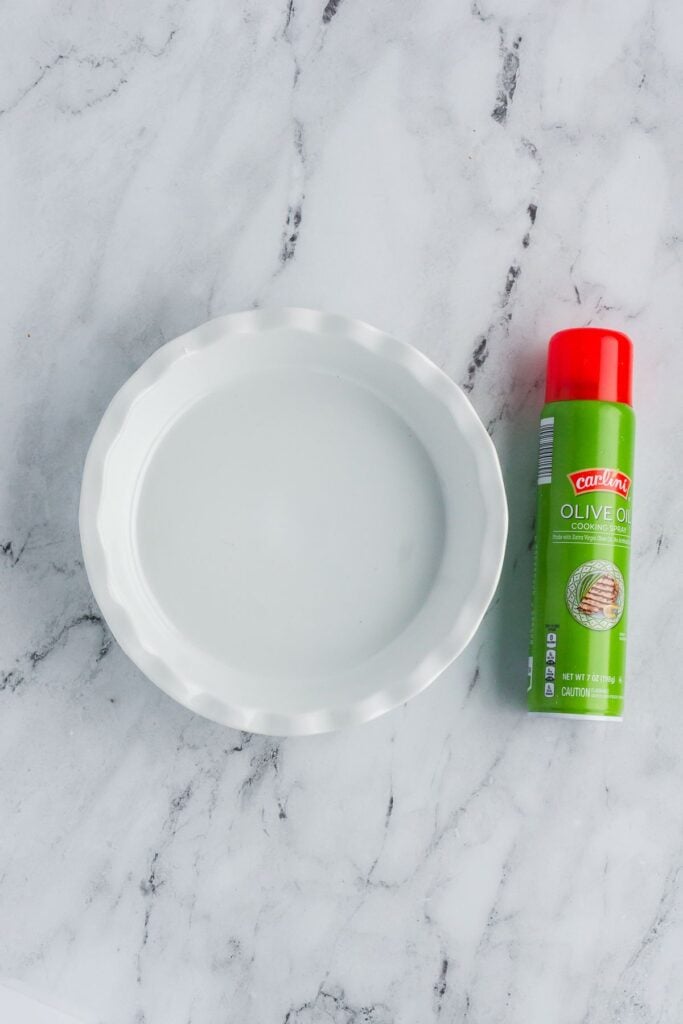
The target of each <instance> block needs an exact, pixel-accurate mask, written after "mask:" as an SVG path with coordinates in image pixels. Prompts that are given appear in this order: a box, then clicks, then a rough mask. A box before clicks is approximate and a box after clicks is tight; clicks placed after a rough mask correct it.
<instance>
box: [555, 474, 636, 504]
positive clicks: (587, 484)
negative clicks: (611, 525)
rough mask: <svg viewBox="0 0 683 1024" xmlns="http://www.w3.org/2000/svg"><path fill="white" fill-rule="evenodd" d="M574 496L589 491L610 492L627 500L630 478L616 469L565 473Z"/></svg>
mask: <svg viewBox="0 0 683 1024" xmlns="http://www.w3.org/2000/svg"><path fill="white" fill-rule="evenodd" d="M567 476H568V477H569V482H570V483H571V485H572V487H573V488H574V494H587V493H588V492H589V491H611V492H612V494H620V495H621V497H622V498H628V492H629V491H630V490H631V477H630V476H626V473H622V472H620V470H618V469H579V470H577V471H576V473H567Z"/></svg>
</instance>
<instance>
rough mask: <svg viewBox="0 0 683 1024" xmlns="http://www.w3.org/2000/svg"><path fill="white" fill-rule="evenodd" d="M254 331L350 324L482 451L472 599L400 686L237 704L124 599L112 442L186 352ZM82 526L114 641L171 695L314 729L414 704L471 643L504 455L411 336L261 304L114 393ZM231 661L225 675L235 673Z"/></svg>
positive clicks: (241, 718)
mask: <svg viewBox="0 0 683 1024" xmlns="http://www.w3.org/2000/svg"><path fill="white" fill-rule="evenodd" d="M223 327H224V328H225V329H226V331H227V332H230V333H234V332H236V331H240V332H254V331H257V330H263V329H272V328H275V327H295V328H299V329H303V330H307V331H312V332H313V331H323V332H324V331H326V330H329V329H336V330H337V331H338V330H340V329H343V330H344V333H345V335H346V336H347V337H348V338H349V339H350V340H352V341H354V342H355V343H357V344H359V345H360V346H362V347H364V348H366V349H369V350H370V351H373V352H375V353H377V354H378V355H380V356H381V357H382V358H383V359H388V360H390V361H391V362H393V363H396V364H399V365H400V366H402V367H403V368H404V369H405V370H407V371H408V372H409V373H410V375H411V376H412V377H413V378H414V379H415V381H416V382H417V383H418V384H420V385H421V386H422V387H423V388H424V389H425V390H426V391H428V392H429V393H431V395H432V396H433V397H434V398H435V399H436V400H437V401H438V402H439V403H440V404H441V405H442V406H444V407H445V408H446V409H447V410H448V412H449V414H450V416H451V418H452V419H453V421H454V422H455V424H456V426H457V428H458V430H459V431H460V433H461V434H462V435H463V437H464V438H465V440H466V441H467V443H468V445H469V447H470V449H471V451H472V453H473V455H474V458H475V464H476V469H477V475H478V479H479V486H480V488H481V493H482V499H483V503H484V508H485V510H486V519H487V522H486V528H485V530H484V544H483V547H482V551H481V553H480V559H479V570H478V574H477V577H476V580H475V583H474V585H473V586H472V588H471V590H470V593H469V596H468V599H467V601H465V602H463V603H462V605H461V606H460V608H459V609H458V610H457V613H456V614H455V615H454V618H453V621H452V624H451V628H450V629H449V630H448V631H447V632H446V633H445V635H444V636H443V637H442V639H441V640H440V641H439V642H438V643H437V644H436V645H435V646H434V647H433V648H432V649H431V650H430V651H429V652H428V653H426V654H425V655H424V657H423V658H422V659H421V661H420V662H419V664H418V665H417V666H416V667H415V668H414V669H413V670H412V671H410V672H407V673H405V675H403V676H397V677H396V679H395V681H394V682H392V683H391V685H388V686H384V687H383V688H381V689H379V690H378V691H377V692H375V693H372V694H369V695H367V696H365V697H363V698H360V699H358V700H355V701H353V702H350V703H343V702H340V703H339V704H338V705H336V706H334V707H321V708H318V709H312V710H307V711H304V712H294V713H286V712H282V711H273V712H271V711H268V710H264V709H263V708H249V707H245V706H243V705H237V704H231V703H230V702H229V701H228V700H225V699H222V698H221V699H219V698H218V697H216V696H214V695H212V694H209V693H207V692H206V691H205V690H202V689H201V688H199V687H198V686H197V685H196V684H193V683H192V682H191V681H189V680H186V679H183V678H182V677H181V676H180V675H179V674H178V673H177V672H176V671H175V670H174V668H173V667H172V665H171V664H170V663H169V662H168V661H167V660H166V659H165V658H164V656H163V654H162V653H161V652H159V651H156V650H153V649H152V648H151V647H150V646H149V645H148V644H147V643H146V642H145V638H144V636H143V635H142V633H141V631H140V630H139V628H138V626H137V624H136V622H135V621H134V619H133V617H132V616H131V615H130V613H129V612H128V610H127V609H126V607H125V606H124V605H123V604H122V603H121V602H120V601H119V600H118V599H117V598H116V596H115V594H114V592H113V588H112V586H111V584H110V579H111V576H110V569H109V565H108V558H107V551H106V546H105V544H104V542H103V540H102V537H101V535H100V532H99V527H98V519H99V509H100V505H101V502H102V493H103V483H104V471H105V466H106V460H107V453H108V451H109V449H110V448H111V447H112V446H113V445H114V444H115V443H116V440H117V438H118V437H119V435H120V434H121V432H122V430H123V428H124V425H125V422H126V418H127V416H128V413H129V411H130V409H131V407H132V405H133V403H134V402H135V401H136V400H137V399H138V398H139V397H140V396H141V395H142V394H143V393H144V392H146V391H147V390H149V389H150V388H153V387H155V386H156V385H157V384H158V383H159V381H160V380H161V379H162V377H163V376H164V375H165V374H166V372H167V371H168V370H169V368H170V367H171V366H172V365H173V364H174V363H175V362H176V361H177V360H179V359H182V358H184V357H185V356H186V355H188V354H190V353H191V352H196V351H197V350H199V349H202V348H204V347H205V346H206V345H209V344H213V343H215V341H216V336H217V333H218V332H217V328H218V329H220V328H223ZM79 528H80V535H81V546H82V549H83V559H84V564H85V570H86V574H87V576H88V580H89V582H90V586H91V588H92V591H93V594H94V596H95V599H96V601H97V603H98V605H99V607H100V609H101V611H102V614H103V615H104V617H105V619H106V621H107V624H108V625H109V628H110V629H111V631H112V634H113V635H114V637H115V639H116V640H117V642H118V643H119V645H120V646H121V648H122V649H123V650H124V652H125V653H126V654H127V655H128V657H129V658H130V659H131V660H132V661H133V662H134V663H135V664H136V665H137V666H138V668H140V669H141V670H142V672H144V674H145V675H146V676H147V677H148V678H149V679H150V680H151V681H152V682H154V683H155V684H156V685H157V686H158V687H159V688H160V689H162V690H163V691H164V692H165V693H166V694H168V696H170V697H172V698H173V699H174V700H176V701H178V702H179V703H180V704H183V705H184V706H185V707H187V708H189V709H190V710H191V711H195V712H197V713H198V714H201V715H203V716H204V717H206V718H209V719H212V720H213V721H215V722H219V723H221V724H223V725H227V726H231V727H232V728H235V729H240V730H245V731H249V732H255V733H263V734H267V735H276V736H285V735H289V736H296V735H312V734H315V733H323V732H331V731H333V730H336V729H340V728H343V727H346V726H351V725H356V724H360V723H362V722H367V721H370V720H372V719H373V718H377V717H378V716H379V715H382V714H384V713H385V712H387V711H390V710H392V709H393V708H395V707H397V706H399V705H401V704H403V703H405V702H406V701H407V700H409V699H410V698H412V697H414V696H416V695H417V694H418V693H420V692H421V691H422V690H424V689H425V688H426V687H427V686H429V684H430V683H432V682H433V681H434V679H436V677H437V676H439V675H440V674H441V673H442V672H443V671H444V669H445V668H447V667H448V665H450V664H451V662H452V661H454V659H455V658H457V656H458V655H459V654H460V653H461V652H462V651H463V650H464V648H465V647H466V646H467V644H468V643H469V642H470V640H471V639H472V637H473V636H474V634H475V633H476V631H477V629H478V628H479V625H480V624H481V620H482V619H483V617H484V615H485V613H486V611H487V609H488V607H489V605H490V603H491V600H492V598H493V596H494V593H495V591H496V588H497V586H498V582H499V579H500V574H501V570H502V565H503V557H504V554H505V545H506V540H507V530H508V510H507V502H506V498H505V488H504V484H503V477H502V473H501V469H500V463H499V461H498V455H497V452H496V450H495V447H494V445H493V442H492V441H491V438H490V437H489V435H488V434H487V432H486V430H485V428H484V425H483V423H482V422H481V420H480V419H479V417H478V415H477V413H476V412H475V410H474V408H473V406H472V405H471V403H470V401H469V400H468V398H467V397H466V396H465V395H464V394H463V392H462V391H461V389H460V388H459V387H458V386H457V384H455V382H454V381H453V380H451V378H450V377H448V376H447V375H446V374H445V373H444V372H443V371H442V370H440V369H439V368H438V367H437V366H436V365H435V364H434V363H433V362H432V361H431V360H430V359H428V357H427V356H425V355H424V354H423V353H422V352H420V351H418V350H417V349H416V348H414V347H413V346H412V345H409V344H408V343H407V342H403V341H399V340H398V339H396V338H394V337H392V336H391V335H389V334H386V333H385V332H383V331H381V330H379V329H378V328H375V327H372V326H370V325H369V324H366V323H364V322H363V321H360V320H354V319H351V318H349V317H346V316H342V315H337V314H332V313H323V312H318V311H315V310H310V309H302V308H294V307H287V308H284V309H268V308H266V309H257V310H251V311H248V312H244V313H232V314H228V315H226V316H221V317H217V318H215V319H213V320H209V321H207V322H206V323H204V324H201V325H200V326H199V327H196V328H194V329H193V330H191V331H188V332H187V333H186V334H183V335H181V336H180V337H178V338H175V339H174V340H173V341H169V342H168V343H166V344H165V345H162V346H161V347H160V348H159V349H158V350H157V351H156V352H154V353H153V354H152V355H151V356H150V357H149V358H148V359H147V360H146V361H145V362H144V363H143V364H142V366H141V367H140V368H139V369H138V370H137V371H136V372H135V373H133V375H132V376H131V377H129V379H128V380H127V381H126V382H125V383H124V384H123V386H122V387H121V388H120V389H119V391H118V392H117V393H116V394H115V396H114V398H113V399H112V401H111V402H110V404H109V406H108V407H107V409H106V410H105V413H104V415H103V417H102V419H101V421H100V424H99V426H98V428H97V430H96V432H95V435H94V437H93V440H92V442H91V444H90V448H89V450H88V454H87V456H86V460H85V466H84V470H83V479H82V485H81V497H80V507H79ZM229 672H230V670H229V668H226V674H228V675H229Z"/></svg>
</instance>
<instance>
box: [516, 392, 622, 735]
mask: <svg viewBox="0 0 683 1024" xmlns="http://www.w3.org/2000/svg"><path fill="white" fill-rule="evenodd" d="M634 432H635V418H634V415H633V410H632V409H631V408H630V407H629V406H626V405H620V404H617V403H612V402H597V401H572V402H554V403H551V404H550V405H546V407H545V408H544V410H543V414H542V417H541V429H540V444H539V459H538V500H537V512H536V552H535V560H534V602H533V614H532V625H531V649H530V652H529V680H528V705H529V710H530V711H534V712H546V713H552V714H571V715H581V716H584V715H587V716H594V717H599V718H603V717H604V718H620V717H621V714H622V710H623V703H624V678H625V667H626V627H627V592H628V566H629V553H630V547H631V490H632V473H633V447H634Z"/></svg>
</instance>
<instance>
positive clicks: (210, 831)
mask: <svg viewBox="0 0 683 1024" xmlns="http://www.w3.org/2000/svg"><path fill="white" fill-rule="evenodd" d="M3 24H4V30H3V33H2V35H1V36H0V52H1V55H2V60H1V61H0V209H1V211H2V214H1V217H0V225H1V226H2V232H1V236H0V261H1V263H0V297H1V301H0V309H2V326H1V341H2V375H1V376H0V425H1V430H2V444H1V445H0V459H1V472H2V476H1V480H2V485H1V487H0V542H1V544H0V610H1V622H2V631H1V635H0V644H1V647H0V823H1V828H0V977H6V978H14V979H18V980H19V981H20V982H22V983H23V984H25V985H26V986H28V987H29V989H32V990H34V991H36V992H40V993H42V994H44V995H47V996H49V997H50V998H51V999H53V1000H54V1002H55V1003H56V1004H57V1005H62V1006H65V1007H67V1006H68V1007H70V1008H72V1007H78V1008H79V1012H80V1014H81V1016H82V1017H83V1019H84V1020H85V1021H86V1022H88V1024H233V1022H234V1024H237V1022H239V1024H243V1022H247V1021H248V1022H258V1024H321V1022H324V1021H333V1022H335V1024H352V1022H358V1024H360V1022H364V1024H389V1022H396V1024H418V1022H419V1024H427V1022H429V1021H436V1020H438V1019H441V1020H445V1021H457V1022H462V1024H465V1022H466V1024H501V1022H503V1021H504V1022H505V1024H550V1022H552V1024H607V1022H609V1024H680V1021H681V1020H682V1019H683V975H682V974H681V970H680V950H681V944H682V943H683V871H682V868H681V865H682V864H683V800H682V799H681V788H682V785H683V753H682V750H683V746H682V743H681V738H682V736H683V701H682V700H681V696H680V677H681V661H682V659H683V640H682V638H681V629H680V625H679V621H680V614H681V600H682V597H683V588H682V585H681V575H680V569H681V549H682V544H681V538H680V537H679V536H678V533H677V530H678V526H679V525H680V522H681V518H682V516H683V493H682V491H681V487H680V481H679V476H680V465H681V460H682V458H683V417H682V416H681V402H680V387H681V384H680V382H681V376H682V375H683V347H682V346H681V324H682V323H683V279H682V276H681V254H682V249H681V239H682V238H683V199H682V197H681V187H680V183H681V174H682V170H683V133H682V132H681V110H682V109H683V47H682V46H681V38H682V34H683V9H682V8H681V6H680V4H678V3H677V2H676V0H658V2H657V3H654V2H646V0H622V2H619V3H615V2H607V0H596V2H594V3H591V4H587V3H580V2H578V0H568V2H566V3H561V4H558V3H554V2H552V0H520V2H518V3H515V4H510V3H503V2H502V0H474V2H462V0H454V2H451V0H424V2H421V3H411V2H407V0H398V2H397V0H377V2H373V3H362V2H359V0H328V2H327V3H325V0H315V2H314V0H282V2H281V3H278V2H272V0H249V2H245V0H235V2H229V3H219V2H218V0H192V2H187V0H185V2H180V0H174V2H168V0H122V2H121V3H117V4H114V3H113V2H108V0H101V2H98V3H94V4H92V3H91V4H88V3H85V2H82V0H81V2H78V0H76V2H68V0H36V2H35V3H31V4H26V3H21V2H19V0H8V3H7V4H6V5H5V9H4V11H3ZM268 304H270V305H283V304H286V305H304V306H312V307H319V308H326V309H330V310H333V311H338V312H342V313H346V314H349V315H352V316H356V317H359V318H361V319H364V320H368V321H369V322H371V323H374V324H376V325H377V326H378V327H381V328H383V329H385V330H388V331H390V332H392V333H394V334H396V335H397V336H399V337H401V338H405V339H406V340H409V341H412V342H413V343H414V344H416V345H417V346H418V347H419V348H421V349H422V350H424V351H425V352H426V353H427V354H428V355H429V356H430V357H431V358H432V359H434V360H435V361H436V362H437V363H438V364H439V365H440V366H441V367H442V368H443V369H444V370H446V371H447V372H448V373H449V374H451V375H452V376H453V378H454V379H455V380H456V381H458V382H459V383H460V384H461V385H462V386H463V387H464V388H465V389H466V390H467V391H468V392H469V395H470V398H471V400H472V402H473V403H474V405H475V407H476V409H477V410H478V412H479V414H480V415H481V416H482V418H483V419H484V421H485V423H486V424H487V426H488V428H489V431H490V433H491V435H492V437H493V439H494V441H495V443H496V445H497V447H498V450H499V452H500V456H501V460H502V464H503V469H504V474H505V478H506V484H507V487H508V494H509V500H510V511H511V533H510V542H509V547H508V554H507V560H506V567H505V571H504V576H503V580H502V583H501V586H500V589H499V591H498V595H497V598H496V600H495V603H494V605H493V607H492V609H491V611H490V613H489V615H488V617H487V619H486V621H485V623H484V625H483V627H482V629H481V630H480V632H479V633H478V635H477V637H476V639H475V640H474V641H473V643H472V644H471V646H470V647H469V649H468V651H467V652H466V653H465V655H464V656H463V657H461V658H460V659H459V661H458V662H457V663H456V664H455V665H454V666H452V668H451V669H450V670H449V671H447V672H446V673H445V674H444V675H443V676H442V678H441V679H440V680H438V681H437V682H436V683H435V684H434V685H433V686H432V687H431V688H430V689H429V690H428V691H427V692H426V693H425V694H423V695H422V696H421V697H419V698H418V699H416V700H415V701H414V702H412V703H411V704H410V705H408V706H406V707H404V708H402V709H400V710H398V711H396V712H394V713H392V714H389V715H387V716H386V717H384V718H383V719H381V720H379V721H377V722H375V723H372V724H370V725H368V726H365V727H363V728H359V729H354V730H351V731H349V732H346V733H342V734H339V735H332V736H323V737H317V738H313V739H302V740H291V741H289V740H288V741H285V742H278V741H276V740H272V739H266V738H263V737H252V736H248V735H239V734H235V733H232V732H230V731H229V730H226V729H223V728H220V727H218V726H216V725H213V724H211V723H209V722H207V721H204V720H202V719H199V718H195V717H192V716H191V715H190V714H189V713H187V712H186V711H184V710H183V709H182V708H180V707H177V706H176V705H174V704H173V703H172V702H171V701H170V700H168V699H167V698H166V697H164V696H163V694H161V693H160V692H159V691H158V690H157V689H156V688H155V687H154V686H152V685H151V684H149V683H147V682H146V681H145V680H144V679H143V678H142V677H141V675H140V674H139V673H138V672H137V671H136V670H135V669H134V667H133V666H132V665H131V664H130V663H129V662H128V661H127V659H126V658H125V657H124V656H123V655H122V653H121V652H120V650H119V649H118V648H117V646H116V645H115V644H114V643H113V642H112V639H111V637H110V635H109V633H108V631H107V628H106V626H105V625H104V623H103V622H102V619H101V618H100V616H99V614H98V611H97V608H96V607H95V605H94V603H93V600H92V597H91V594H90V591H89V588H88V585H87V582H86V579H85V577H84V572H83V566H82V562H81V556H80V549H79V542H78V536H77V524H76V510H77V501H78V490H79V481H80V473H81V468H82V463H83V458H84V455H85V451H86V448H87V445H88V443H89V440H90V437H91V436H92V433H93V431H94V429H95V426H96V424H97V422H98V420H99V417H100V416H101V414H102V412H103V410H104V408H105V406H106V404H107V402H108V400H109V398H110V397H111V395H112V394H113V393H114V391H115V390H116V389H117V388H118V386H119V385H120V384H121V383H122V382H123V381H124V380H125V379H126V377H127V376H128V375H129V374H130V373H131V372H132V371H133V370H134V369H135V368H136V367H137V366H138V365H139V364H140V363H141V362H142V361H143V360H144V359H145V358H146V357H147V356H148V355H149V354H150V353H151V352H153V351H154V350H155V349H156V348H157V347H158V346H159V345H160V344H162V343H163V342H164V341H166V340H169V339H170V338H172V337H174V336H176V335H178V334H180V333H181V332H183V331H184V330H186V329H188V328H190V327H192V326H194V325H196V324H198V323H200V322H201V321H203V320H206V319H207V318H209V317H211V316H215V315H218V314H221V313H224V312H230V311H233V310H239V309H245V308H250V307H252V306H254V305H268ZM572 324H609V325H612V326H614V327H616V328H622V329H625V330H626V331H628V332H629V333H630V334H631V335H632V336H633V338H634V340H635V343H636V346H637V380H636V402H637V412H638V414H639V436H638V465H637V476H636V491H637V496H636V525H635V537H634V551H633V573H632V601H631V633H630V660H629V673H630V685H629V692H628V701H627V717H626V720H625V722H624V723H623V725H622V726H616V727H615V726H613V725H609V724H607V725H604V724H600V723H593V724H588V723H585V724H584V723H570V722H561V721H560V722H558V721H555V720H549V721H538V720H530V719H528V718H527V717H526V716H525V712H524V688H525V664H526V644H527V628H528V620H529V602H530V573H531V553H530V545H531V538H532V519H533V501H534V479H533V478H534V460H535V430H536V419H537V414H538V411H539V408H540V404H541V381H542V375H543V358H544V349H545V343H546V340H547V338H548V336H549V334H550V333H552V331H553V330H555V329H558V328H560V327H564V326H569V325H572Z"/></svg>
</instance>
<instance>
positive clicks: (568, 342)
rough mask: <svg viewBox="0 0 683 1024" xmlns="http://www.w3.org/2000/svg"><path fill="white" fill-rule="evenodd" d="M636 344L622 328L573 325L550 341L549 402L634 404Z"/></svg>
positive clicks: (546, 388) (546, 390)
mask: <svg viewBox="0 0 683 1024" xmlns="http://www.w3.org/2000/svg"><path fill="white" fill-rule="evenodd" d="M632 376H633V345H632V343H631V339H630V338H629V337H628V336H627V335H626V334H622V333H621V331H608V330H606V329H605V328H604V327H571V328H570V329H569V330H567V331H558V333H557V334H553V336H552V338H551V339H550V344H549V345H548V375H547V378H546V386H545V400H546V402H562V401H573V400H576V399H589V400H590V399H593V400H597V401H600V402H623V403H624V404H625V405H631V380H632Z"/></svg>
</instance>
